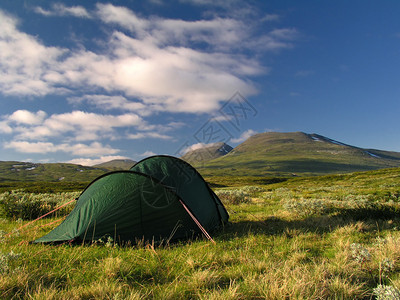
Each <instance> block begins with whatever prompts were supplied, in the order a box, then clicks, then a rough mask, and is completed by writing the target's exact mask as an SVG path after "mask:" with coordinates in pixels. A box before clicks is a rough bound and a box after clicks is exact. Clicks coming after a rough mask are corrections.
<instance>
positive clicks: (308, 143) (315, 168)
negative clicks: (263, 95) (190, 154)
mask: <svg viewBox="0 0 400 300" xmlns="http://www.w3.org/2000/svg"><path fill="white" fill-rule="evenodd" d="M399 166H400V153H397V152H389V151H382V150H373V149H362V148H358V147H354V146H350V145H346V144H343V143H340V142H338V141H335V140H332V139H330V138H327V137H324V136H321V135H318V134H306V133H303V132H290V133H280V132H267V133H260V134H256V135H254V136H252V137H250V138H249V139H247V140H246V141H245V142H243V143H242V144H240V145H238V146H237V147H236V148H234V149H233V150H232V151H231V152H230V153H229V154H227V155H225V156H223V157H221V158H217V159H213V160H211V161H208V162H206V163H205V164H204V166H202V167H200V168H199V171H200V172H201V173H202V174H204V175H211V174H220V175H223V174H226V173H227V172H229V174H232V175H259V176H261V175H263V176H269V175H274V176H276V175H283V176H288V175H293V174H296V175H299V174H302V175H320V174H329V173H344V172H353V171H364V170H373V169H380V168H389V167H399Z"/></svg>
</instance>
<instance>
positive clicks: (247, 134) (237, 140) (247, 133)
mask: <svg viewBox="0 0 400 300" xmlns="http://www.w3.org/2000/svg"><path fill="white" fill-rule="evenodd" d="M257 133H258V132H257V131H255V130H253V129H249V130H246V131H244V132H243V133H242V134H241V135H240V136H239V137H238V138H233V139H231V143H234V144H237V143H242V142H244V141H245V140H247V139H248V138H249V137H251V136H252V135H255V134H257Z"/></svg>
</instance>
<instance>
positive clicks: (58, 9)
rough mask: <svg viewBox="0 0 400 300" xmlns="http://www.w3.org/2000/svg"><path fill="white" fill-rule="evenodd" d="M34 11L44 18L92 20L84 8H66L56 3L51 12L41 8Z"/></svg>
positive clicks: (38, 7)
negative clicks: (72, 17) (66, 17)
mask: <svg viewBox="0 0 400 300" xmlns="http://www.w3.org/2000/svg"><path fill="white" fill-rule="evenodd" d="M34 11H35V12H36V13H38V14H41V15H44V16H74V17H78V18H91V16H90V14H89V12H88V11H87V10H86V8H84V7H83V6H79V5H76V6H69V7H68V6H65V5H64V4H62V3H54V4H53V5H52V8H51V10H46V9H44V8H42V7H40V6H37V7H35V8H34Z"/></svg>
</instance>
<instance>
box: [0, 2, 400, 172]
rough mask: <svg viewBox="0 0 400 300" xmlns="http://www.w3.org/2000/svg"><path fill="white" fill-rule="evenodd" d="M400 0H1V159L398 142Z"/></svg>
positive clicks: (395, 145)
mask: <svg viewBox="0 0 400 300" xmlns="http://www.w3.org/2000/svg"><path fill="white" fill-rule="evenodd" d="M399 11H400V2H397V1H379V2H378V1H248V2H242V1H221V0H214V1H208V0H204V1H200V0H181V1H163V0H154V1H111V2H101V1H98V2H95V1H85V2H84V1H60V2H50V1H18V0H17V1H15V0H13V1H11V0H5V1H2V2H1V3H0V49H1V50H0V160H17V161H34V162H73V163H80V164H84V165H93V164H96V163H100V162H103V161H108V160H111V159H117V158H131V159H134V160H138V159H141V158H143V157H146V156H149V155H153V154H170V155H176V156H179V155H181V154H183V153H184V152H185V151H187V149H194V148H198V147H201V146H203V145H204V144H207V143H212V142H218V141H224V142H227V143H228V144H230V145H232V146H236V145H238V144H239V143H241V142H242V141H244V140H245V139H246V138H247V137H249V136H251V135H252V134H255V133H260V132H266V131H281V132H291V131H304V132H307V133H318V134H321V135H325V136H327V137H330V138H332V139H335V140H338V141H341V142H344V143H347V144H352V145H355V146H359V147H364V148H375V149H382V150H393V151H400V140H399V124H398V123H399V121H398V119H399V117H398V114H399V112H400V102H399V96H400V84H398V78H399V77H400V76H399V75H400V74H399V72H400V70H399V66H400V59H399V58H400V23H399V22H398V12H399Z"/></svg>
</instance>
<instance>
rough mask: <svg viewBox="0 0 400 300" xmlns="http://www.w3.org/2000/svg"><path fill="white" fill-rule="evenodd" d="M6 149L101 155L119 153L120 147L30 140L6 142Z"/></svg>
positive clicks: (90, 155) (94, 143) (88, 155)
mask: <svg viewBox="0 0 400 300" xmlns="http://www.w3.org/2000/svg"><path fill="white" fill-rule="evenodd" d="M4 147H5V148H6V149H13V150H15V151H18V152H21V153H41V154H47V153H54V152H64V153H69V154H72V155H76V156H87V157H93V156H100V155H107V154H115V153H118V152H119V151H120V150H119V149H114V148H112V147H111V146H108V145H105V146H104V145H102V144H101V143H98V142H93V143H91V144H89V145H88V144H68V143H63V144H58V145H56V144H53V143H51V142H29V141H11V142H7V143H5V144H4Z"/></svg>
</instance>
